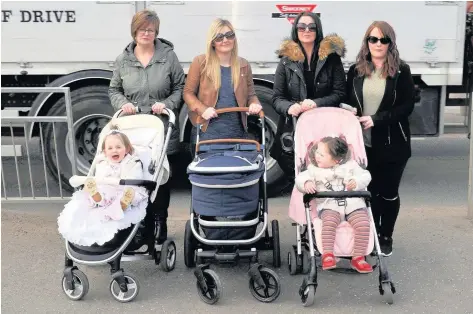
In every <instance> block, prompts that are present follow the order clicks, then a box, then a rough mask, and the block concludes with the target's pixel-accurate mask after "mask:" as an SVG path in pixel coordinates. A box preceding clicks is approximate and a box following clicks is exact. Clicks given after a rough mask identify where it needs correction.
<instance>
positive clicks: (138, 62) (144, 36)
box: [109, 10, 185, 244]
mask: <svg viewBox="0 0 473 314" xmlns="http://www.w3.org/2000/svg"><path fill="white" fill-rule="evenodd" d="M159 24H160V22H159V18H158V16H157V15H156V13H155V12H154V11H150V10H143V11H140V12H138V13H136V14H135V16H134V17H133V20H132V22H131V35H132V38H133V41H132V42H131V43H130V44H129V45H128V46H127V47H126V48H125V50H124V51H123V52H122V53H121V54H120V55H119V56H118V57H117V59H116V61H115V70H114V71H113V77H112V80H111V82H110V87H109V97H110V101H111V103H112V106H113V107H114V108H115V109H116V110H119V109H122V110H123V111H124V112H125V113H127V114H134V113H135V106H138V107H141V108H151V110H152V111H153V112H155V113H158V114H160V113H161V112H162V111H163V109H164V108H167V109H171V110H173V111H174V113H175V115H176V116H178V115H179V109H180V108H181V106H182V90H183V88H184V83H185V75H184V71H183V69H182V66H181V64H180V63H179V60H178V58H177V56H176V54H175V53H174V51H173V48H174V47H173V45H172V43H170V42H169V41H167V40H164V39H161V38H157V36H158V33H159ZM178 146H179V130H177V129H174V131H173V133H172V134H171V138H170V141H169V146H168V151H167V153H168V155H170V154H174V153H177V152H178ZM170 198H171V193H170V188H169V183H166V184H164V185H162V186H160V188H159V190H158V195H157V196H156V203H155V204H154V207H155V210H154V212H155V215H156V219H157V222H158V229H159V231H158V232H159V235H158V243H159V244H160V243H163V242H164V241H165V240H166V239H167V224H166V220H167V216H168V207H169V201H170Z"/></svg>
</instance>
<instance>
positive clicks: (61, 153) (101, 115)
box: [43, 85, 115, 192]
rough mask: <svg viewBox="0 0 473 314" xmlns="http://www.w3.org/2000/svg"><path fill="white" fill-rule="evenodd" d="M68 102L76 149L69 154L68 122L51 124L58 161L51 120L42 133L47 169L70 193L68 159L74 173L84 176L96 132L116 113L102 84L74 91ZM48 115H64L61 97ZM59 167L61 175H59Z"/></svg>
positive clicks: (90, 158)
mask: <svg viewBox="0 0 473 314" xmlns="http://www.w3.org/2000/svg"><path fill="white" fill-rule="evenodd" d="M71 103H72V115H73V120H74V133H75V134H74V139H75V149H76V151H75V152H74V153H72V154H71V152H70V149H69V144H68V143H69V142H68V136H67V135H68V128H67V123H63V122H61V123H55V124H54V129H55V134H56V143H57V157H58V162H57V161H56V147H55V144H54V133H53V131H54V129H53V124H52V123H48V124H46V126H45V128H44V134H43V137H44V143H45V159H46V165H47V167H48V170H49V171H50V173H51V175H52V176H53V177H54V178H55V179H56V180H59V178H60V180H61V181H62V188H63V189H64V190H66V191H70V192H72V191H73V188H72V187H71V186H70V185H69V178H70V177H71V176H72V166H71V158H75V160H76V166H77V174H78V175H86V174H87V172H88V170H89V168H90V165H91V163H92V161H93V159H94V157H95V153H96V152H97V143H98V138H99V134H100V132H101V131H102V129H103V127H104V126H105V125H106V124H107V123H108V122H109V121H110V119H111V117H112V116H113V114H114V112H115V110H114V108H113V107H112V105H111V104H110V99H109V97H108V86H104V85H94V86H87V87H82V88H78V89H76V90H73V91H72V92H71ZM47 115H48V116H66V105H65V100H64V97H62V98H60V99H59V100H58V101H57V102H56V103H55V104H54V105H53V106H52V107H51V109H50V110H49V111H48V114H47ZM58 167H59V170H60V176H58Z"/></svg>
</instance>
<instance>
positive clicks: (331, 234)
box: [288, 108, 395, 306]
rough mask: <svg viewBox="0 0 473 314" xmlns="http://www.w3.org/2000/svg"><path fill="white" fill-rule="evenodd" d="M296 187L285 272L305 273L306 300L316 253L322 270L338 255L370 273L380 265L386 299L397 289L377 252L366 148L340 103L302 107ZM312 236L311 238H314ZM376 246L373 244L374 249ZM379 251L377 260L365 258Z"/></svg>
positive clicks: (313, 287)
mask: <svg viewBox="0 0 473 314" xmlns="http://www.w3.org/2000/svg"><path fill="white" fill-rule="evenodd" d="M295 125H296V127H295V135H294V142H295V147H294V150H295V152H294V155H295V167H296V168H295V174H296V180H295V187H294V190H293V192H292V196H291V201H290V205H289V217H290V218H291V219H293V220H294V221H295V224H294V225H296V228H297V233H296V236H297V244H296V245H293V248H292V249H291V250H290V252H289V254H288V265H289V272H290V273H291V274H292V275H294V274H296V273H298V272H302V273H305V274H306V273H309V276H308V277H307V278H305V279H304V281H303V283H302V285H301V287H300V290H299V294H300V296H301V300H302V303H303V304H304V306H310V305H312V304H313V302H314V299H315V290H316V287H317V262H316V260H317V259H316V257H321V260H322V261H321V263H322V268H323V269H324V270H327V269H333V268H336V267H337V266H338V265H337V260H339V259H340V258H343V259H350V260H351V262H350V268H352V269H355V270H356V271H358V272H360V273H369V272H372V271H373V268H374V267H376V266H378V265H379V272H380V275H379V291H380V293H381V295H384V296H385V297H386V301H387V303H392V302H393V298H392V297H393V293H395V289H394V285H393V284H392V282H391V280H390V277H389V274H388V271H387V268H386V264H385V262H384V261H383V257H382V256H380V255H378V254H377V253H376V252H380V247H379V242H378V238H377V236H376V230H375V226H374V223H373V217H372V213H371V209H370V198H371V195H370V193H369V192H368V191H366V187H367V186H368V184H369V182H370V181H371V175H370V174H369V172H368V171H367V170H364V169H365V166H366V165H367V158H366V152H365V149H364V144H363V134H362V131H361V127H360V123H359V122H358V120H357V118H356V116H355V115H353V113H351V112H350V111H347V110H344V109H340V108H317V109H313V110H310V111H307V112H305V113H304V114H302V115H301V116H300V118H299V119H298V121H297V123H295ZM314 236H315V241H314ZM373 247H375V250H373ZM370 254H371V255H374V256H377V263H376V265H370V264H369V263H367V261H366V260H365V256H367V255H370Z"/></svg>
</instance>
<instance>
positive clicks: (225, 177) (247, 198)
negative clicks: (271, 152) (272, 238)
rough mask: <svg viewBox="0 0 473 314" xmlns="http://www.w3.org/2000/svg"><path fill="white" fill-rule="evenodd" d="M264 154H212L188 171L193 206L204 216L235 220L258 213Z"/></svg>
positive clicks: (196, 162) (200, 159) (202, 155)
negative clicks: (232, 218) (234, 217)
mask: <svg viewBox="0 0 473 314" xmlns="http://www.w3.org/2000/svg"><path fill="white" fill-rule="evenodd" d="M263 160H264V158H263V155H262V154H261V153H259V152H256V151H235V150H233V151H210V152H205V153H201V154H199V155H198V159H197V160H194V161H193V162H192V163H191V164H190V165H189V167H188V168H187V173H188V175H189V181H190V182H191V184H192V206H193V209H194V211H195V212H196V213H198V214H200V215H205V216H219V217H232V216H241V215H246V214H249V213H252V212H254V211H256V209H257V206H258V199H259V184H258V183H259V180H260V178H261V176H262V175H263V173H264V169H265V167H264V162H263Z"/></svg>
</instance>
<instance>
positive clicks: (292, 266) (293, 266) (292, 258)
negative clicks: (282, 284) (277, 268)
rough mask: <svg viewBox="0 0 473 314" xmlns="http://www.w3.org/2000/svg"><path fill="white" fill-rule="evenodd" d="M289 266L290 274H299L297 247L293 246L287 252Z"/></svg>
mask: <svg viewBox="0 0 473 314" xmlns="http://www.w3.org/2000/svg"><path fill="white" fill-rule="evenodd" d="M287 267H288V268H289V274H291V275H296V274H297V270H298V267H297V249H296V248H295V247H292V248H291V250H290V251H289V252H288V253H287Z"/></svg>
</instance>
